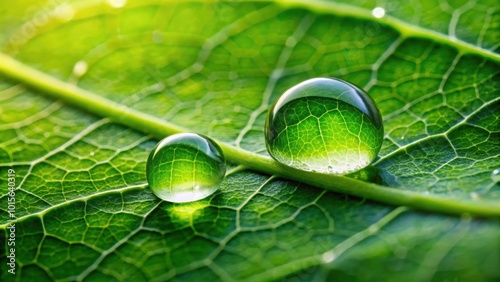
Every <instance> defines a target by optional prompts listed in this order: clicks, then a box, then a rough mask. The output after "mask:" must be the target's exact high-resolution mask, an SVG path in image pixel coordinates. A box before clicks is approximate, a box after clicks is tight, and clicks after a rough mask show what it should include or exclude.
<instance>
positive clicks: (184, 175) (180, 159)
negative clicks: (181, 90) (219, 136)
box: [146, 133, 226, 203]
mask: <svg viewBox="0 0 500 282" xmlns="http://www.w3.org/2000/svg"><path fill="white" fill-rule="evenodd" d="M225 174H226V163H225V159H224V155H223V153H222V150H221V148H220V147H219V146H218V145H217V144H216V143H215V142H214V141H212V140H211V139H210V138H208V137H205V136H202V135H198V134H193V133H181V134H176V135H172V136H169V137H167V138H165V139H163V140H161V141H160V143H158V144H157V145H156V146H155V147H154V148H153V150H152V151H151V153H150V154H149V157H148V161H147V164H146V176H147V180H148V183H149V186H150V187H151V190H152V191H153V193H154V194H155V195H156V196H158V197H159V198H161V199H163V200H165V201H169V202H174V203H183V202H192V201H197V200H200V199H203V198H205V197H207V196H209V195H211V194H213V193H214V192H215V191H217V189H219V186H220V183H221V182H222V180H223V178H224V175H225Z"/></svg>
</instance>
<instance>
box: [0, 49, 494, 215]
mask: <svg viewBox="0 0 500 282" xmlns="http://www.w3.org/2000/svg"><path fill="white" fill-rule="evenodd" d="M0 72H1V73H3V74H5V75H7V76H9V77H11V78H13V79H15V80H17V81H19V82H21V83H24V84H26V85H27V86H30V87H33V88H36V89H38V90H41V91H42V92H43V93H44V94H46V95H47V96H50V97H53V98H56V99H61V100H62V101H65V102H66V103H68V104H71V105H73V106H75V107H77V108H80V109H83V110H85V111H87V112H90V113H92V114H95V115H98V116H101V117H105V118H109V119H110V120H112V121H115V122H117V123H120V124H123V125H126V126H128V127H131V128H133V129H135V130H138V131H141V132H144V133H146V134H151V135H152V136H154V137H157V138H163V137H165V136H168V135H172V134H176V133H182V132H189V130H188V129H185V128H182V127H179V126H177V125H175V124H172V123H169V122H167V121H164V120H162V119H160V118H157V117H154V116H151V115H148V114H145V113H143V112H140V111H137V110H134V109H132V108H129V107H126V106H124V105H122V104H119V103H117V102H115V101H112V100H109V99H106V98H104V97H102V96H99V95H97V94H95V93H92V92H90V91H87V90H84V89H82V88H79V87H78V86H76V85H73V84H69V83H66V82H63V81H61V80H59V79H56V78H54V77H52V76H50V75H48V74H45V73H43V72H41V71H38V70H36V69H34V68H32V67H30V66H27V65H25V64H23V63H21V62H19V61H17V60H15V59H13V58H11V57H9V56H7V55H5V54H3V53H0ZM218 144H219V145H220V147H221V148H222V150H223V151H224V155H225V156H226V159H227V160H228V161H230V162H233V163H237V164H240V165H243V166H245V167H247V168H249V169H251V170H255V171H259V172H262V173H266V174H271V175H277V176H280V177H284V178H287V179H291V180H295V181H299V182H302V183H305V184H309V185H312V186H316V187H320V188H323V189H327V190H331V191H335V192H341V193H345V194H349V195H353V196H357V197H362V198H367V199H371V200H375V201H379V202H383V203H387V204H392V205H400V206H408V207H412V208H415V209H421V210H427V211H433V212H442V213H447V214H455V215H461V214H464V213H465V214H466V213H469V214H471V215H477V216H484V217H491V216H500V204H499V203H498V202H495V201H488V200H463V199H454V198H451V197H444V196H439V195H433V194H427V195H424V194H421V193H418V192H413V191H408V190H404V189H402V188H389V187H384V186H381V185H378V184H374V183H368V182H363V181H360V180H356V179H353V178H349V177H345V176H335V175H325V174H318V173H313V172H307V171H301V170H297V169H293V168H290V167H287V166H284V165H282V164H280V163H278V162H276V161H275V160H273V159H271V158H268V157H265V156H261V155H258V154H255V153H252V152H249V151H246V150H243V149H241V148H239V147H235V146H232V145H230V144H228V143H224V142H218Z"/></svg>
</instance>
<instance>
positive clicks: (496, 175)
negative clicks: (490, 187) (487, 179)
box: [491, 168, 500, 182]
mask: <svg viewBox="0 0 500 282" xmlns="http://www.w3.org/2000/svg"><path fill="white" fill-rule="evenodd" d="M491 180H493V182H500V168H496V169H494V170H493V171H492V172H491Z"/></svg>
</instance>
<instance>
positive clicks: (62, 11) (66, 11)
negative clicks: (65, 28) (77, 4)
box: [53, 3, 75, 22]
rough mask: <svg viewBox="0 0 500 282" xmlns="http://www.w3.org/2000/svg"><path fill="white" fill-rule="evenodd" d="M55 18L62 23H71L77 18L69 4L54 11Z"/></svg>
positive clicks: (62, 5)
mask: <svg viewBox="0 0 500 282" xmlns="http://www.w3.org/2000/svg"><path fill="white" fill-rule="evenodd" d="M53 16H54V17H55V18H57V19H58V20H60V21H63V22H67V21H70V20H71V19H72V18H73V17H74V16H75V10H74V9H73V7H71V6H70V5H69V4H67V3H65V4H61V5H59V6H57V7H56V8H55V9H54V13H53Z"/></svg>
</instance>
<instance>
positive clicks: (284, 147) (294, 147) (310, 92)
mask: <svg viewBox="0 0 500 282" xmlns="http://www.w3.org/2000/svg"><path fill="white" fill-rule="evenodd" d="M265 135H266V147H267V150H268V152H269V154H270V155H271V156H272V157H273V158H274V159H275V160H277V161H279V162H281V163H283V164H286V165H288V166H291V167H294V168H297V169H302V170H308V171H317V172H319V173H328V174H347V173H351V172H354V171H357V170H360V169H362V168H364V167H366V166H367V165H369V164H370V163H371V162H372V161H373V160H374V159H375V158H376V157H377V154H378V152H379V151H380V147H381V146H382V140H383V136H384V129H383V125H382V117H381V116H380V113H379V111H378V109H377V106H376V105H375V102H374V101H373V100H372V99H371V98H370V97H369V96H368V95H367V94H366V93H365V92H364V91H363V90H361V89H360V88H358V87H356V86H354V85H352V84H350V83H348V82H346V81H343V80H340V79H330V78H314V79H310V80H307V81H304V82H302V83H300V84H298V85H296V86H294V87H292V88H290V89H289V90H287V91H286V92H285V93H284V94H283V95H282V96H281V97H280V98H279V99H278V100H277V101H276V102H275V103H274V105H273V106H272V107H271V109H270V110H269V113H268V116H267V120H266V129H265Z"/></svg>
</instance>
